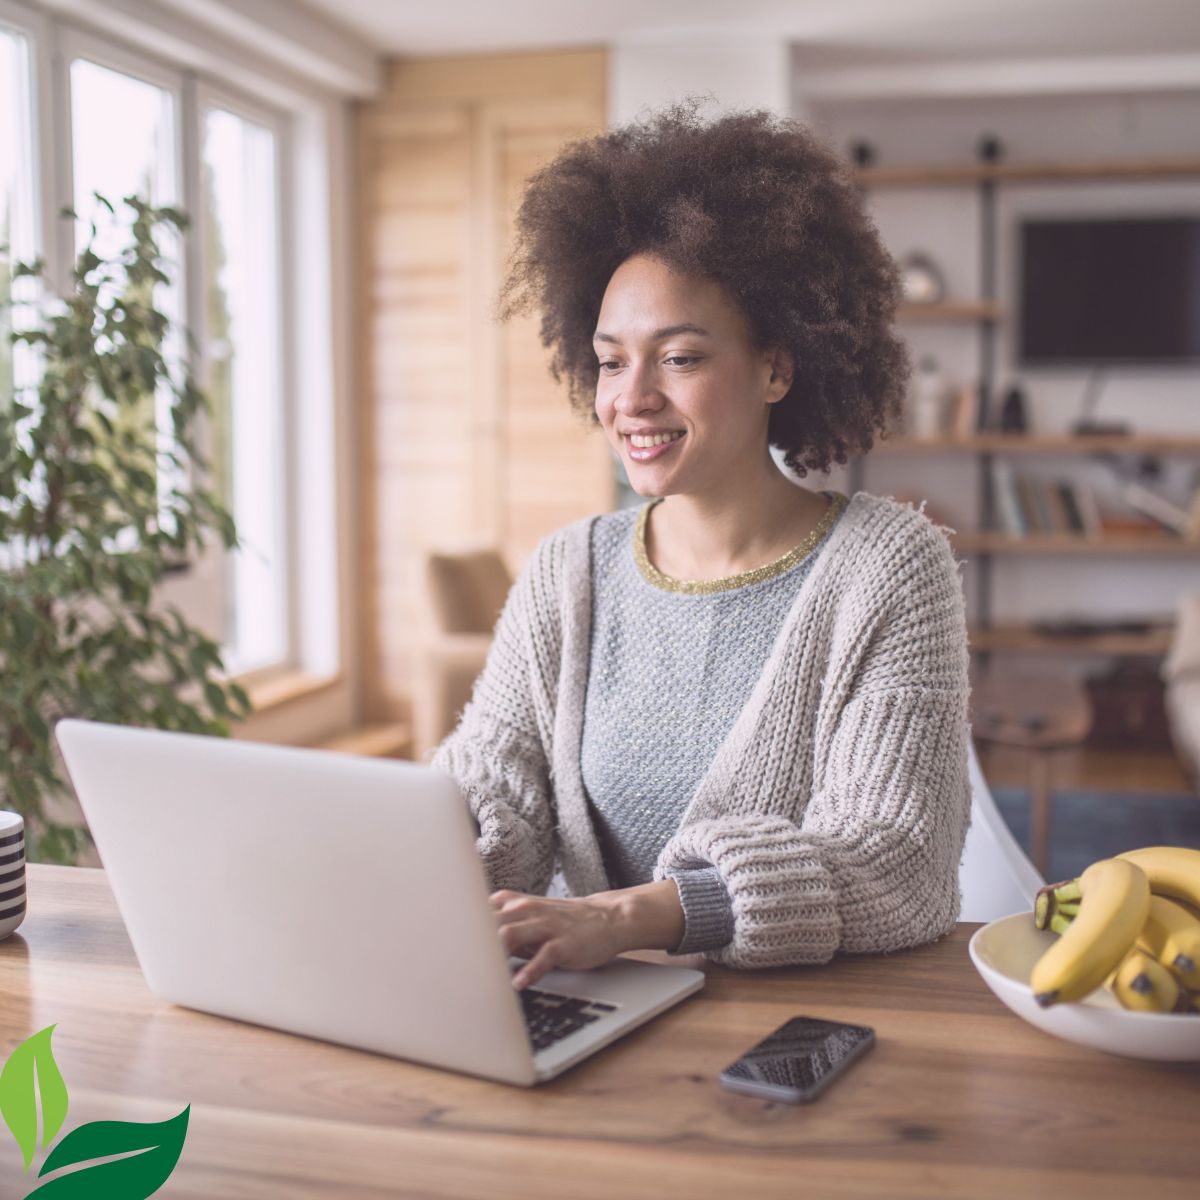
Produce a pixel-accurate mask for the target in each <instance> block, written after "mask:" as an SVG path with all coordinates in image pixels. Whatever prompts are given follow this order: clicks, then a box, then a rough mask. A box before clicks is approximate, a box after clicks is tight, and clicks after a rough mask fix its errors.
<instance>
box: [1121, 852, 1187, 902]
mask: <svg viewBox="0 0 1200 1200" xmlns="http://www.w3.org/2000/svg"><path fill="white" fill-rule="evenodd" d="M1117 857H1118V858H1123V859H1124V860H1125V861H1126V862H1131V863H1136V864H1137V865H1138V866H1139V867H1141V868H1142V870H1143V871H1145V873H1146V877H1147V878H1148V879H1149V880H1150V890H1151V891H1152V892H1154V893H1155V895H1158V896H1169V897H1170V898H1171V899H1172V900H1183V901H1184V902H1185V903H1187V904H1192V905H1196V906H1200V850H1188V849H1186V848H1185V847H1183V846H1147V847H1145V848H1144V849H1142V850H1126V851H1125V853H1124V854H1118V855H1117Z"/></svg>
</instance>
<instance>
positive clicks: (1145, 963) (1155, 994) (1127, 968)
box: [1104, 946, 1187, 1013]
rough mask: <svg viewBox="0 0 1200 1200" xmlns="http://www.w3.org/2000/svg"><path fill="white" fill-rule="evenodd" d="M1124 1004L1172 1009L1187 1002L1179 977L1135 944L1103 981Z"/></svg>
mask: <svg viewBox="0 0 1200 1200" xmlns="http://www.w3.org/2000/svg"><path fill="white" fill-rule="evenodd" d="M1104 982H1105V984H1106V986H1107V987H1108V989H1109V990H1110V991H1111V992H1112V993H1113V995H1114V996H1116V998H1117V999H1118V1000H1119V1001H1120V1002H1121V1006H1122V1007H1123V1008H1130V1009H1133V1010H1134V1011H1135V1012H1157V1013H1166V1012H1173V1011H1174V1010H1175V1009H1176V1008H1177V1007H1179V1006H1180V1000H1181V998H1182V999H1183V1000H1184V1001H1185V1002H1186V999H1187V993H1186V992H1184V990H1183V988H1181V987H1180V986H1179V980H1178V979H1176V978H1175V976H1174V975H1172V974H1171V972H1170V971H1168V970H1167V968H1166V967H1164V966H1163V965H1162V963H1160V962H1159V961H1158V960H1157V959H1154V958H1152V957H1151V956H1150V955H1149V954H1147V953H1146V952H1145V951H1144V950H1141V949H1140V948H1138V947H1137V946H1135V947H1134V948H1133V949H1132V950H1130V951H1129V953H1128V954H1126V955H1125V957H1124V958H1123V959H1121V961H1120V962H1119V963H1118V964H1117V966H1116V969H1115V970H1114V971H1113V972H1112V974H1110V975H1109V977H1108V978H1107V979H1106V980H1105V981H1104Z"/></svg>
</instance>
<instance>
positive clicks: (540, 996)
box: [517, 987, 617, 1052]
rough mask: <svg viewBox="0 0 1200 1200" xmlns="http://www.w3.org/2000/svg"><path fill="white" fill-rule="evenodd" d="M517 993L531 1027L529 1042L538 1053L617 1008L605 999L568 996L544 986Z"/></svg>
mask: <svg viewBox="0 0 1200 1200" xmlns="http://www.w3.org/2000/svg"><path fill="white" fill-rule="evenodd" d="M517 995H518V996H519V997H520V998H521V1008H522V1011H523V1012H524V1014H525V1028H526V1029H527V1030H529V1041H530V1042H531V1043H532V1045H533V1049H534V1051H535V1052H536V1051H538V1050H545V1049H546V1047H547V1046H553V1045H554V1043H555V1042H559V1041H562V1039H563V1038H565V1037H569V1036H570V1035H571V1034H572V1033H574V1032H575V1031H576V1030H579V1029H582V1028H583V1027H584V1026H585V1025H590V1024H591V1023H592V1022H593V1021H598V1020H599V1019H600V1018H601V1017H602V1016H604V1015H605V1014H606V1013H610V1012H616V1010H617V1006H616V1005H615V1004H609V1003H608V1002H607V1001H604V1000H586V999H584V998H582V997H580V996H564V995H562V994H561V993H560V992H547V991H543V990H542V989H541V988H533V987H527V988H522V989H521V991H519V992H518V993H517Z"/></svg>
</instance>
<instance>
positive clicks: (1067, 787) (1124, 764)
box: [976, 742, 1196, 799]
mask: <svg viewBox="0 0 1200 1200" xmlns="http://www.w3.org/2000/svg"><path fill="white" fill-rule="evenodd" d="M976 749H977V750H978V752H979V765H980V766H981V767H982V768H983V774H984V777H985V778H986V779H987V781H988V783H989V784H991V786H992V787H1005V788H1007V787H1025V786H1026V783H1027V780H1028V770H1029V769H1028V766H1027V764H1026V761H1025V756H1024V754H1023V753H1022V752H1021V751H1020V750H1013V749H1010V748H1008V747H1004V746H985V745H984V744H982V743H981V742H976ZM1053 786H1054V787H1055V788H1057V789H1061V790H1062V791H1079V792H1090V791H1095V792H1155V793H1158V794H1160V795H1178V796H1179V797H1180V798H1181V799H1183V798H1188V797H1195V795H1196V792H1195V790H1194V789H1193V787H1192V786H1191V784H1190V783H1189V781H1188V779H1187V776H1186V773H1185V772H1184V770H1183V768H1182V767H1181V766H1180V764H1179V762H1178V760H1177V759H1176V758H1175V756H1174V755H1173V754H1159V753H1140V754H1139V753H1117V752H1114V751H1104V750H1095V749H1091V748H1089V747H1084V748H1083V749H1079V750H1064V751H1061V752H1060V753H1059V754H1057V755H1056V756H1055V758H1054V766H1053Z"/></svg>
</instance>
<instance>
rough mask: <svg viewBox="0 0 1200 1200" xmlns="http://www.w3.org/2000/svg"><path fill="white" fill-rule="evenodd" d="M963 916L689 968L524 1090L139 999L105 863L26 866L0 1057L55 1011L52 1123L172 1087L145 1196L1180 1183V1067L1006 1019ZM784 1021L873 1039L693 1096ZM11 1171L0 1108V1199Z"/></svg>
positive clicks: (1183, 1178) (1191, 1106) (1142, 1191)
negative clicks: (604, 1043)
mask: <svg viewBox="0 0 1200 1200" xmlns="http://www.w3.org/2000/svg"><path fill="white" fill-rule="evenodd" d="M975 928H976V926H973V925H960V926H959V927H958V929H957V930H956V931H955V932H954V933H953V934H952V935H950V936H949V937H947V938H944V939H942V940H941V941H940V942H937V943H934V944H933V945H929V946H924V947H921V948H920V949H917V950H912V951H907V952H904V953H900V954H894V955H881V956H871V957H864V956H859V957H847V958H845V959H839V960H836V961H835V962H833V963H830V964H827V965H825V966H821V967H807V968H794V969H787V970H778V971H766V972H735V971H729V970H724V969H721V968H718V967H709V969H708V981H707V984H706V986H705V988H704V990H703V991H702V992H700V993H699V994H698V995H697V996H695V997H693V998H691V999H688V1000H686V1001H684V1002H683V1003H682V1004H681V1005H679V1006H678V1007H676V1008H674V1009H672V1010H671V1011H669V1012H668V1013H666V1014H664V1015H663V1016H661V1017H659V1018H658V1019H656V1020H655V1021H652V1022H651V1023H650V1024H649V1025H647V1026H644V1027H643V1028H642V1029H639V1030H637V1031H635V1032H634V1033H633V1034H631V1035H629V1036H628V1037H626V1038H624V1039H623V1040H622V1041H620V1042H618V1043H617V1044H616V1045H614V1046H612V1047H609V1048H608V1049H607V1050H605V1051H602V1052H601V1053H600V1054H598V1055H597V1056H596V1057H594V1058H592V1059H590V1060H588V1061H586V1062H584V1063H583V1064H581V1065H580V1066H578V1067H576V1068H575V1069H574V1070H572V1071H570V1072H568V1073H567V1074H566V1075H564V1076H562V1077H560V1078H559V1079H557V1080H555V1081H553V1082H551V1083H549V1084H544V1085H542V1086H541V1087H538V1088H535V1089H531V1090H525V1089H520V1088H514V1087H506V1086H503V1085H500V1084H495V1083H488V1082H485V1081H482V1080H477V1079H471V1078H467V1077H464V1076H461V1075H454V1074H451V1073H449V1072H443V1071H436V1070H432V1069H430V1068H427V1067H421V1066H416V1065H414V1064H410V1063H404V1062H398V1061H395V1060H392V1059H387V1058H383V1057H379V1056H375V1055H371V1054H366V1053H362V1052H360V1051H356V1050H348V1049H345V1048H343V1047H339V1046H333V1045H329V1044H326V1043H322V1042H315V1041H310V1040H308V1039H305V1038H299V1037H293V1036H290V1035H288V1034H283V1033H277V1032H274V1031H272V1030H268V1029H261V1028H257V1027H255V1026H250V1025H243V1024H239V1023H237V1022H234V1021H227V1020H223V1019H221V1018H219V1017H212V1016H208V1015H205V1014H202V1013H195V1012H191V1011H189V1010H186V1009H182V1008H177V1007H174V1006H172V1005H170V1004H167V1003H165V1002H163V1001H160V1000H158V999H156V998H155V997H153V996H152V995H151V994H150V992H149V991H148V990H147V988H146V985H145V983H144V981H143V979H142V976H141V973H140V971H139V969H138V967H137V963H136V961H135V959H134V957H133V953H132V951H131V949H130V945H129V942H128V939H127V937H126V934H125V930H124V926H123V925H122V923H121V920H120V917H119V916H118V914H117V911H116V908H115V906H114V904H113V900H112V894H111V892H110V891H109V888H108V884H107V882H106V879H105V876H104V873H103V872H101V871H91V870H83V869H71V868H62V867H44V866H42V867H39V866H33V867H31V868H30V871H29V917H28V919H27V921H26V923H25V925H24V926H23V927H22V929H21V931H20V932H19V933H18V934H15V935H14V936H13V937H12V938H10V939H9V940H8V941H7V942H3V943H0V1056H7V1055H8V1054H9V1053H10V1051H11V1050H12V1048H13V1047H14V1046H15V1045H16V1044H17V1043H18V1042H20V1041H22V1040H24V1039H25V1038H26V1037H28V1036H29V1035H30V1034H32V1033H34V1032H36V1031H37V1030H39V1029H42V1028H43V1027H45V1026H47V1025H50V1024H52V1023H57V1029H56V1030H55V1032H54V1041H53V1045H54V1051H55V1056H56V1059H57V1061H58V1064H59V1066H60V1068H61V1070H62V1073H63V1076H64V1078H65V1080H66V1083H67V1087H68V1089H69V1092H70V1101H71V1109H70V1112H69V1114H68V1116H67V1122H66V1126H65V1129H71V1128H74V1127H75V1126H76V1125H78V1124H80V1123H82V1122H83V1121H87V1120H97V1119H114V1120H136V1121H159V1120H164V1119H166V1118H167V1117H170V1116H174V1115H175V1114H176V1113H178V1112H179V1110H180V1109H181V1108H182V1107H183V1106H184V1105H185V1104H187V1103H190V1104H191V1105H192V1114H191V1122H190V1127H189V1129H188V1136H187V1141H186V1143H185V1145H184V1148H183V1155H182V1157H181V1159H180V1161H179V1165H178V1167H177V1168H176V1170H175V1173H174V1174H173V1175H172V1176H171V1178H170V1179H169V1180H168V1181H167V1183H166V1184H165V1185H164V1187H163V1188H162V1190H161V1192H159V1193H158V1195H161V1196H163V1197H164V1200H171V1198H175V1200H184V1198H195V1200H201V1198H203V1200H260V1198H261V1200H268V1198H269V1200H316V1198H318V1197H319V1198H322V1200H325V1198H332V1197H337V1198H338V1200H374V1198H376V1197H378V1198H383V1197H412V1196H421V1197H486V1198H487V1200H506V1198H512V1200H529V1198H536V1197H552V1198H553V1200H562V1197H564V1196H566V1197H570V1200H591V1198H595V1200H637V1198H640V1197H646V1198H654V1200H659V1198H660V1197H664V1196H696V1197H723V1198H727V1197H731V1196H732V1197H746V1198H751V1197H753V1198H756V1200H757V1198H759V1197H775V1196H779V1197H783V1196H787V1197H797V1196H806V1197H819V1198H824V1197H836V1196H885V1197H888V1198H889V1200H904V1198H907V1197H912V1198H914V1200H928V1198H929V1197H935V1196H953V1197H973V1198H974V1197H1004V1198H1005V1200H1028V1198H1030V1197H1041V1196H1045V1197H1054V1200H1065V1198H1068V1197H1071V1198H1073V1197H1082V1196H1088V1197H1108V1196H1111V1197H1120V1200H1130V1197H1131V1196H1141V1195H1147V1196H1153V1197H1155V1200H1160V1198H1162V1197H1166V1196H1184V1195H1187V1196H1194V1195H1195V1194H1196V1188H1197V1175H1198V1174H1200V1149H1198V1148H1197V1147H1198V1144H1200V1143H1198V1142H1197V1138H1196V1134H1195V1123H1196V1112H1197V1111H1198V1101H1200V1068H1197V1067H1195V1066H1187V1065H1163V1064H1154V1063H1141V1062H1134V1061H1129V1060H1125V1059H1120V1058H1114V1057H1109V1056H1107V1055H1104V1054H1100V1053H1097V1052H1095V1051H1092V1050H1086V1049H1084V1048H1082V1047H1076V1046H1072V1045H1070V1044H1068V1043H1066V1042H1061V1041H1057V1040H1056V1039H1054V1038H1051V1037H1049V1036H1048V1035H1046V1034H1043V1033H1041V1032H1039V1031H1038V1030H1036V1029H1034V1028H1032V1027H1031V1026H1028V1025H1026V1024H1025V1023H1024V1022H1022V1021H1021V1020H1019V1019H1018V1018H1017V1017H1015V1016H1013V1015H1012V1014H1010V1013H1009V1012H1008V1010H1007V1009H1005V1008H1004V1007H1003V1006H1002V1005H1001V1004H1000V1002H999V1001H998V1000H996V999H995V998H994V997H993V996H992V994H991V993H990V992H989V991H988V990H987V988H986V986H985V985H984V983H983V981H982V980H981V979H980V978H979V977H978V975H977V974H976V973H975V970H974V968H973V967H972V966H971V963H970V960H969V958H968V957H967V940H968V938H969V936H970V934H971V933H972V932H973V930H974V929H975ZM313 953H314V954H319V953H320V947H319V946H314V947H313ZM798 1013H810V1014H813V1015H815V1016H820V1017H828V1018H832V1019H835V1020H848V1021H853V1022H863V1023H866V1024H868V1025H872V1026H874V1028H875V1030H876V1032H877V1036H878V1044H877V1046H876V1047H875V1049H874V1050H872V1051H871V1052H870V1053H869V1054H868V1055H867V1057H866V1058H864V1059H863V1060H862V1062H860V1063H859V1064H857V1065H856V1066H855V1067H853V1068H852V1069H851V1071H850V1072H849V1073H848V1074H847V1075H846V1076H844V1077H843V1078H842V1079H841V1080H839V1081H838V1082H837V1083H835V1084H834V1085H833V1087H832V1088H831V1089H830V1091H828V1092H827V1093H826V1094H825V1095H824V1097H822V1098H821V1099H820V1100H818V1101H817V1102H816V1103H815V1104H812V1105H800V1106H792V1105H787V1104H779V1103H769V1102H766V1101H762V1100H756V1099H752V1098H750V1097H746V1096H738V1095H734V1094H731V1093H729V1092H725V1091H723V1090H721V1089H720V1088H718V1086H717V1083H716V1076H717V1074H718V1072H719V1071H720V1070H721V1068H722V1067H724V1066H725V1065H726V1064H727V1063H728V1062H730V1061H731V1060H732V1059H734V1058H735V1057H737V1055H738V1054H739V1053H740V1052H741V1051H742V1050H743V1049H745V1048H747V1047H748V1046H750V1045H751V1044H752V1043H753V1042H754V1041H756V1040H757V1039H758V1038H759V1037H761V1036H762V1035H764V1034H766V1033H768V1032H769V1031H770V1030H772V1029H774V1028H775V1027H776V1026H777V1025H779V1024H780V1023H781V1022H783V1021H784V1020H785V1019H787V1018H788V1017H790V1016H793V1015H796V1014H798ZM1181 1019H1182V1018H1181ZM36 1162H38V1163H40V1162H41V1157H40V1156H39V1158H38V1159H37V1160H36ZM35 1169H36V1168H35ZM31 1187H32V1180H31V1179H28V1177H23V1176H22V1173H21V1163H20V1160H19V1158H18V1154H17V1148H16V1144H15V1142H14V1141H13V1140H12V1139H11V1138H9V1137H8V1135H7V1131H6V1130H5V1129H4V1128H3V1127H2V1126H0V1196H2V1197H4V1198H5V1200H7V1198H8V1197H14V1200H15V1198H16V1197H21V1196H24V1195H25V1194H26V1192H27V1191H28V1190H30V1188H31Z"/></svg>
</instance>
